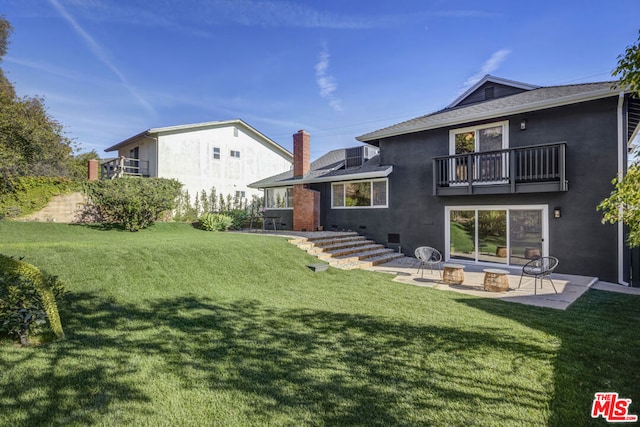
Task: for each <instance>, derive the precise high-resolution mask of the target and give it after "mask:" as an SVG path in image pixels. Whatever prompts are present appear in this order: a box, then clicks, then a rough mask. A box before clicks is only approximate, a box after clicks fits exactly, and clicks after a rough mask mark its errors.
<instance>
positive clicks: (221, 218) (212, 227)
mask: <svg viewBox="0 0 640 427" xmlns="http://www.w3.org/2000/svg"><path fill="white" fill-rule="evenodd" d="M198 222H199V224H200V228H202V229H203V230H207V231H227V230H228V229H229V227H231V225H232V224H233V218H232V217H230V216H229V215H225V214H214V213H206V214H204V215H202V216H201V217H200V220H199V221H198Z"/></svg>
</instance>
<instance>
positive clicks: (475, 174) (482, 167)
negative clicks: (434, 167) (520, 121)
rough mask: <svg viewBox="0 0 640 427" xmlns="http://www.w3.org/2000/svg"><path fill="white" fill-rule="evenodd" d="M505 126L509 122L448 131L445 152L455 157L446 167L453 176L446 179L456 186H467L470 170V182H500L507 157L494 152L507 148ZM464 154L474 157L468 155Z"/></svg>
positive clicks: (504, 154) (502, 179) (505, 170)
mask: <svg viewBox="0 0 640 427" xmlns="http://www.w3.org/2000/svg"><path fill="white" fill-rule="evenodd" d="M508 125H509V122H500V123H492V124H488V125H482V126H475V127H469V128H464V129H454V130H452V131H451V132H450V136H449V138H450V147H449V151H450V154H451V155H455V156H456V157H455V158H454V159H452V161H453V164H451V165H450V168H449V170H450V171H451V173H452V175H453V176H451V177H450V179H451V180H452V181H454V182H458V183H467V182H468V180H469V171H471V173H472V180H473V182H481V183H495V182H502V181H504V176H505V173H506V172H507V154H506V153H495V151H499V150H503V149H506V148H507V147H508V146H509V144H508V127H509V126H508ZM481 153H487V154H484V155H483V154H481ZM468 154H474V155H473V156H468ZM469 159H471V160H469Z"/></svg>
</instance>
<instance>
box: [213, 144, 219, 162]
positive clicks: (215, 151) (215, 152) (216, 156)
mask: <svg viewBox="0 0 640 427" xmlns="http://www.w3.org/2000/svg"><path fill="white" fill-rule="evenodd" d="M213 159H214V160H220V147H213Z"/></svg>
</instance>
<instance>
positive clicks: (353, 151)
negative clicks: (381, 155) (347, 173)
mask: <svg viewBox="0 0 640 427" xmlns="http://www.w3.org/2000/svg"><path fill="white" fill-rule="evenodd" d="M344 151H345V153H344V156H345V168H346V169H350V168H359V167H360V166H362V165H363V164H364V163H365V162H366V161H367V160H369V159H371V158H372V157H374V156H375V155H376V154H378V150H377V149H376V148H374V147H369V146H365V145H363V146H361V147H352V148H347V149H346V150H344Z"/></svg>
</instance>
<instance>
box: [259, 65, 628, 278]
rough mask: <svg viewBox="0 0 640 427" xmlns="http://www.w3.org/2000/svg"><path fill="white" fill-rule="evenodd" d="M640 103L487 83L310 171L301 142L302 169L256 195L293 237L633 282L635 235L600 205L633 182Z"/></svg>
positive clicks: (608, 94)
mask: <svg viewBox="0 0 640 427" xmlns="http://www.w3.org/2000/svg"><path fill="white" fill-rule="evenodd" d="M639 112H640V101H639V100H638V99H636V98H634V97H632V96H631V95H630V94H629V93H626V92H625V91H620V90H617V89H615V88H614V84H613V82H602V83H585V84H575V85H563V86H549V87H539V86H533V85H529V84H525V83H520V82H515V81H511V80H506V79H502V78H497V77H494V76H489V75H488V76H485V77H484V78H483V79H482V80H481V81H479V82H478V83H477V84H476V85H474V86H473V87H472V88H470V89H469V90H468V91H466V92H465V93H464V94H462V95H461V96H460V97H459V98H457V99H456V100H455V101H454V102H452V103H451V104H450V105H449V106H447V107H446V108H444V109H443V110H440V111H437V112H435V113H432V114H428V115H425V116H422V117H418V118H415V119H412V120H409V121H406V122H403V123H399V124H396V125H393V126H390V127H387V128H384V129H380V130H377V131H374V132H370V133H367V134H365V135H362V136H359V137H357V138H356V139H357V140H358V141H361V142H363V143H366V144H367V145H363V146H360V147H356V148H353V149H345V150H334V151H332V152H330V153H327V154H326V155H324V156H322V157H321V158H319V159H318V160H316V161H315V162H313V163H310V162H309V135H308V134H307V133H306V132H304V131H300V132H298V133H297V134H295V135H294V170H293V171H290V172H287V173H284V174H280V175H277V176H273V177H270V178H267V179H264V180H262V181H259V182H256V183H253V184H251V186H252V187H257V188H264V189H265V196H266V207H267V215H273V216H277V217H278V219H279V227H281V228H285V229H287V228H288V229H294V230H303V229H304V230H316V229H317V228H318V227H319V226H322V227H324V229H327V230H330V229H336V230H346V229H349V230H353V231H358V232H360V233H361V234H364V235H366V236H367V237H369V238H371V239H374V240H376V241H378V242H381V243H385V244H387V245H388V246H390V247H393V246H395V247H401V249H402V252H404V253H405V254H409V255H412V254H413V250H414V249H415V248H416V247H418V246H423V245H428V246H434V247H436V248H438V249H439V250H440V251H441V252H442V253H443V255H444V257H445V259H446V260H456V262H469V263H478V264H485V263H486V264H491V265H522V264H524V263H526V262H528V261H529V260H530V259H533V258H535V257H539V256H545V255H553V256H556V257H558V258H559V259H560V266H559V268H558V270H557V271H558V272H563V273H573V274H583V275H590V276H596V277H599V278H600V279H601V280H606V281H611V282H619V283H626V282H627V281H628V280H629V269H628V265H629V262H628V257H629V255H628V251H627V250H626V248H625V245H624V229H623V227H622V226H619V225H603V224H602V223H601V218H602V215H601V213H600V212H598V211H596V206H597V205H598V203H599V202H600V201H601V200H603V199H604V198H605V197H607V196H608V195H609V193H610V192H611V190H612V188H613V187H612V185H611V180H612V179H613V178H614V177H616V176H619V175H622V174H624V173H625V171H626V164H627V152H628V147H629V145H630V143H631V140H632V139H633V138H634V137H635V135H636V132H637V125H638V122H639V121H640V114H639Z"/></svg>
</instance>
